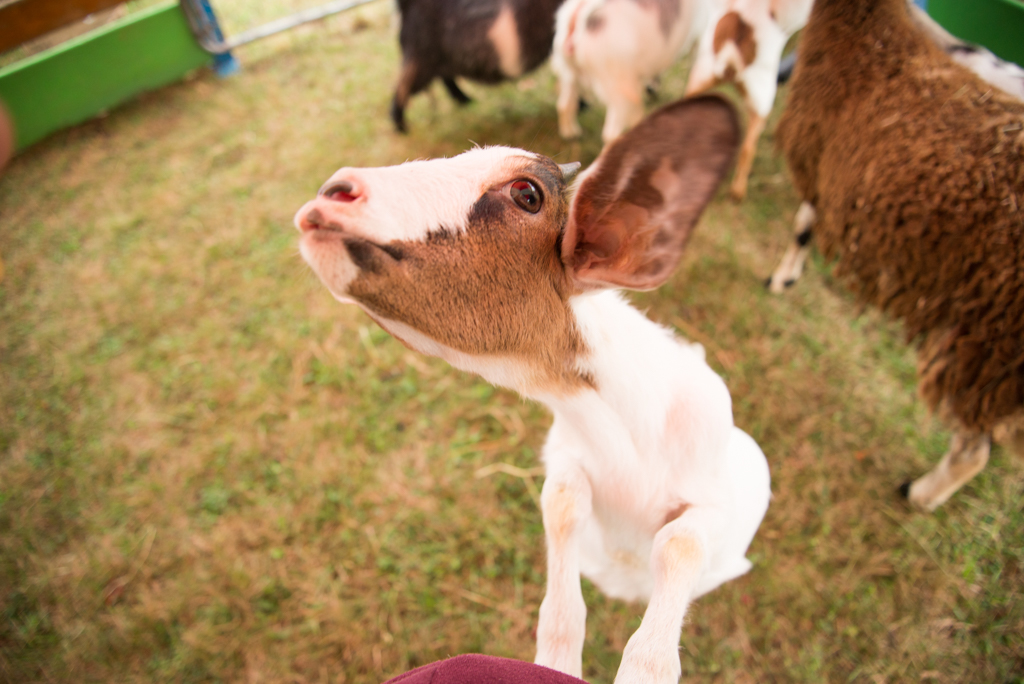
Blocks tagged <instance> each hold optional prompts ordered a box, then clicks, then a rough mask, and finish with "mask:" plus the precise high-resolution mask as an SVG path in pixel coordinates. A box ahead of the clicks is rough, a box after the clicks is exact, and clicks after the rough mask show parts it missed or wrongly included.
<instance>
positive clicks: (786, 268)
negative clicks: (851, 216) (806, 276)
mask: <svg viewBox="0 0 1024 684" xmlns="http://www.w3.org/2000/svg"><path fill="white" fill-rule="evenodd" d="M817 218H818V212H817V211H815V209H814V205H812V204H811V203H810V202H801V203H800V208H799V209H797V211H796V226H795V228H794V231H793V242H792V243H791V244H790V245H789V249H787V250H786V254H785V255H784V256H783V257H782V261H780V262H779V265H778V266H776V267H775V272H774V273H772V275H771V277H770V278H768V282H767V283H765V285H767V286H768V289H769V290H770V291H771V292H774V293H775V294H779V293H781V292H782V291H783V290H785V289H786V288H787V287H789V286H791V285H792V284H793V283H795V282H796V281H797V280H798V279H799V278H800V275H801V274H802V273H803V272H804V262H805V261H807V255H808V253H809V252H810V251H811V247H810V245H811V228H812V227H813V226H814V222H815V221H816V220H817Z"/></svg>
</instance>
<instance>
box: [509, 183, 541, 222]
mask: <svg viewBox="0 0 1024 684" xmlns="http://www.w3.org/2000/svg"><path fill="white" fill-rule="evenodd" d="M508 191H509V194H510V195H512V200H513V201H514V202H515V203H516V204H518V205H519V206H520V207H522V208H523V209H525V210H526V211H528V212H530V213H531V214H536V213H537V212H538V211H540V205H541V203H542V202H543V197H542V196H541V194H540V190H538V189H537V187H536V186H535V185H534V184H533V183H531V182H530V181H528V180H517V181H512V183H511V184H510V185H509V188H508Z"/></svg>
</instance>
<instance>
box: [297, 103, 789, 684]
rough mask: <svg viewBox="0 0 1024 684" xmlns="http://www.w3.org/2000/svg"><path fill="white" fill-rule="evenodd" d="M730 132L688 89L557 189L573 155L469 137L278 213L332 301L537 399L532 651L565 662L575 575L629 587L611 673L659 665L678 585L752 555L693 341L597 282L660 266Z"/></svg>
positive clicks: (582, 613)
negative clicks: (438, 154) (538, 491)
mask: <svg viewBox="0 0 1024 684" xmlns="http://www.w3.org/2000/svg"><path fill="white" fill-rule="evenodd" d="M738 137H739V133H738V127H737V123H736V119H735V113H734V112H733V110H732V108H731V106H729V105H728V104H727V103H726V102H724V101H723V100H721V99H719V98H714V97H701V98H697V99H694V100H689V101H682V102H680V103H675V104H673V105H670V106H668V107H666V108H664V109H662V110H660V111H659V112H656V113H655V114H654V115H652V116H651V117H650V118H649V119H648V120H646V121H644V122H643V123H642V124H640V125H639V126H638V127H636V128H635V129H633V131H631V132H630V133H628V134H627V135H626V136H624V137H623V138H621V139H620V140H619V142H618V143H616V144H614V145H611V146H610V147H608V148H607V149H606V150H605V151H604V152H603V153H602V155H601V156H600V157H599V158H598V160H597V161H596V162H595V163H594V164H593V165H592V166H591V168H590V169H589V170H588V171H587V172H586V173H584V174H582V176H581V177H580V179H579V182H578V184H577V186H576V187H577V188H578V189H577V190H576V192H575V195H574V196H573V197H572V199H571V202H570V199H569V196H570V190H569V188H568V185H567V179H566V176H567V175H569V174H570V173H573V172H574V171H575V168H573V169H572V170H571V171H567V170H566V169H565V168H564V167H559V166H558V165H557V164H555V163H554V162H553V161H551V160H550V159H548V158H546V157H543V156H540V155H536V154H532V153H530V152H526V151H523V150H518V149H510V148H506V147H488V148H482V149H473V150H471V151H469V152H466V153H464V154H461V155H459V156H457V157H454V158H451V159H439V160H431V161H416V162H409V163H406V164H402V165H400V166H393V167H387V168H375V169H356V168H343V169H341V170H339V171H338V172H337V173H335V174H334V175H333V176H332V177H331V178H330V179H329V180H328V181H327V182H326V183H325V184H324V186H323V188H321V190H320V193H319V195H318V196H317V198H316V199H314V200H312V201H310V202H309V203H307V204H306V205H305V206H303V207H302V209H300V210H299V212H298V213H297V214H296V218H295V221H296V225H297V227H298V228H299V230H300V231H301V232H302V237H301V239H300V243H299V244H300V251H301V253H302V256H303V258H304V259H305V260H306V261H307V262H308V263H309V265H310V266H311V267H312V268H313V270H314V271H315V272H316V273H317V275H318V276H319V277H320V279H321V280H322V281H323V283H324V284H325V285H326V286H327V288H328V289H329V290H330V291H331V293H332V294H333V295H334V296H335V297H336V298H337V299H339V300H341V301H343V302H351V303H355V304H357V305H358V306H360V307H361V308H362V309H363V310H364V311H365V312H366V313H367V314H368V315H369V316H370V317H371V318H373V319H374V320H375V321H377V322H378V323H379V324H380V325H381V326H382V327H383V328H384V329H385V330H387V331H388V332H390V333H391V334H392V335H394V336H395V337H397V338H398V339H399V340H401V341H402V342H403V343H405V344H406V345H407V346H409V347H411V348H413V349H416V350H418V351H421V352H423V353H425V354H429V355H432V356H438V357H440V358H442V359H445V360H446V361H448V362H449V363H450V364H452V365H453V366H455V367H457V368H461V369H463V370H466V371H470V372H474V373H477V374H479V375H481V376H483V377H484V378H486V379H487V380H489V381H490V382H492V383H494V384H497V385H502V386H504V387H509V388H512V389H515V390H517V391H519V392H520V393H521V394H523V395H524V396H526V397H530V398H532V399H535V400H537V401H540V402H543V403H544V404H546V405H547V406H548V407H549V408H550V409H551V411H552V412H553V413H554V423H553V425H552V427H551V430H550V432H549V433H548V437H547V441H546V443H545V445H544V449H543V460H544V465H545V470H546V479H545V482H544V487H543V492H542V496H541V508H542V515H543V520H544V529H545V536H546V539H547V552H548V553H547V570H548V575H547V593H546V596H545V598H544V601H543V602H542V604H541V606H540V613H539V624H538V628H537V656H536V662H537V663H539V664H542V665H546V666H548V667H552V668H555V669H557V670H561V671H562V672H566V673H568V674H572V675H575V676H577V677H578V676H580V675H581V673H582V648H583V640H584V632H585V623H586V606H585V605H584V602H583V595H582V592H581V589H580V575H581V574H583V575H585V576H587V577H588V578H590V579H591V580H592V581H593V582H594V583H595V584H596V585H597V586H598V587H600V588H601V589H602V590H603V591H604V592H605V593H607V594H608V595H610V596H613V597H618V598H622V599H626V600H649V603H648V607H647V610H646V613H645V615H644V618H643V622H642V624H641V626H640V627H639V629H638V630H637V631H636V633H635V634H633V636H632V638H631V639H630V640H629V642H628V644H627V646H626V649H625V652H624V654H623V658H622V663H621V665H620V668H619V672H618V676H617V678H616V682H619V683H620V684H624V683H626V682H635V683H645V684H653V683H655V682H659V683H665V684H668V683H670V682H676V681H677V680H678V677H679V674H680V663H679V653H678V647H679V638H680V633H681V626H682V622H683V617H684V615H685V614H686V610H687V606H688V604H689V602H690V601H691V600H693V599H694V598H695V597H697V596H700V595H701V594H703V593H705V592H707V591H710V590H711V589H713V588H715V587H716V586H718V585H719V584H721V583H723V582H725V581H727V580H729V579H732V578H734V577H737V576H739V575H742V574H743V573H745V572H747V570H749V569H750V567H751V564H750V562H749V561H748V560H747V559H746V558H745V554H746V551H747V547H748V545H749V544H750V542H751V540H752V539H753V536H754V533H755V531H756V530H757V528H758V526H759V525H760V522H761V519H762V518H763V516H764V514H765V511H766V509H767V506H768V499H769V496H770V484H769V475H768V466H767V462H766V460H765V457H764V454H762V453H761V450H760V449H759V448H758V446H757V444H756V443H755V442H754V441H753V440H752V439H751V438H750V437H749V436H747V435H746V434H745V433H744V432H742V431H741V430H739V429H738V428H737V427H735V426H734V425H733V420H732V409H731V399H730V397H729V392H728V390H727V388H726V386H725V384H724V383H723V382H722V380H721V378H719V377H718V375H716V374H715V373H714V371H712V370H711V368H710V367H709V366H708V365H707V364H706V363H705V361H704V356H703V350H702V349H701V348H700V347H699V345H690V344H685V343H681V342H680V341H678V340H676V339H675V338H674V337H673V335H672V334H671V333H670V332H669V331H668V330H666V329H664V328H662V327H660V326H658V325H656V324H655V323H653V322H651V321H650V320H648V319H647V318H645V317H644V316H643V315H642V314H641V313H640V312H638V311H637V310H636V309H634V308H633V307H631V306H630V305H629V304H628V303H627V302H626V301H625V300H624V299H623V298H622V296H621V295H620V294H619V293H617V292H616V291H615V288H618V287H628V288H635V289H649V288H654V287H657V286H658V285H660V284H661V283H663V282H664V281H665V280H666V279H667V278H668V277H669V275H670V274H671V272H672V270H673V269H674V268H675V266H676V264H677V263H678V260H679V258H680V256H681V254H682V251H683V248H684V246H685V243H686V241H687V238H688V236H689V234H690V232H691V230H692V229H693V227H694V225H695V223H696V221H697V219H698V217H699V215H700V213H701V211H702V210H703V207H704V205H705V204H706V203H707V202H708V201H709V200H710V198H711V196H712V194H713V193H714V191H715V188H716V187H717V186H718V184H719V182H720V181H721V178H722V177H723V176H724V174H725V173H726V171H727V170H728V167H729V165H730V163H731V160H732V157H733V155H734V152H735V147H736V145H737V143H738ZM573 166H574V167H575V166H577V165H573ZM523 188H526V190H525V192H526V196H528V197H532V199H533V203H532V204H530V202H529V201H528V199H524V195H523V194H522V191H523ZM530 188H532V190H530ZM517 196H518V197H519V200H518V201H517V199H516V197H517Z"/></svg>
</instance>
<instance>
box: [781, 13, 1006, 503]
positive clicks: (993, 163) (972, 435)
mask: <svg viewBox="0 0 1024 684" xmlns="http://www.w3.org/2000/svg"><path fill="white" fill-rule="evenodd" d="M777 135H778V140H779V145H780V147H781V149H782V151H783V152H784V154H785V156H786V159H787V161H788V163H789V168H790V171H791V172H792V176H793V180H794V182H795V184H796V187H797V189H798V191H799V192H800V193H801V195H802V196H803V199H804V204H803V205H802V206H801V209H800V212H798V242H801V243H803V244H806V242H807V241H808V240H809V239H810V237H811V232H810V230H811V226H812V225H813V226H814V235H815V236H816V238H817V239H818V244H819V245H820V247H821V248H822V250H823V251H824V253H825V254H826V255H827V256H829V257H836V258H837V261H838V268H837V272H838V274H839V276H840V277H841V278H843V279H844V280H845V282H847V283H848V284H849V285H850V286H851V289H852V290H853V291H854V293H855V294H856V295H857V297H858V298H859V299H860V300H861V301H863V302H865V303H870V304H874V305H877V306H879V307H880V308H882V309H883V310H885V311H886V312H888V313H890V314H892V315H894V316H896V317H898V318H900V319H901V320H902V321H903V322H904V324H905V326H906V333H907V336H908V339H911V340H915V341H917V343H918V349H919V368H918V372H919V385H918V389H919V391H920V394H921V396H922V397H923V398H924V399H925V401H926V402H927V403H928V405H929V407H930V408H932V409H933V410H938V411H939V413H940V415H943V416H944V417H947V418H949V419H950V420H951V423H952V425H953V427H954V435H953V440H952V445H951V447H950V450H949V452H948V453H947V454H946V455H945V456H944V457H943V459H942V461H941V462H940V463H939V464H938V465H937V466H936V467H935V468H934V469H933V470H931V471H930V472H929V473H927V474H926V475H924V476H923V477H920V478H918V479H917V480H914V481H913V482H912V483H907V484H905V485H904V486H903V487H901V491H902V492H903V494H904V495H906V496H908V498H909V499H910V501H911V502H912V503H913V504H914V505H916V506H918V507H920V508H923V509H926V510H934V509H935V508H936V507H937V506H939V505H941V504H942V503H943V502H944V501H946V500H947V499H948V498H949V497H950V496H951V495H952V494H953V493H954V492H955V491H956V490H957V489H959V488H960V487H961V486H962V485H963V484H965V483H966V482H967V481H968V480H970V479H971V478H972V477H973V476H974V475H976V474H977V473H978V472H979V471H981V469H982V468H984V466H985V463H986V462H987V460H988V456H989V449H990V445H991V438H992V435H993V432H995V434H996V437H997V438H1001V437H1004V436H1005V437H1006V438H1007V446H1008V447H1009V448H1010V449H1011V450H1012V451H1016V452H1018V453H1020V454H1024V448H1022V447H1024V420H1022V417H1024V102H1021V101H1019V100H1017V99H1015V98H1013V97H1011V96H1009V95H1007V94H1005V93H1004V92H1002V91H1001V90H999V89H996V88H993V87H991V86H990V85H989V84H987V83H985V82H984V81H982V80H981V79H979V78H978V77H977V76H976V75H975V74H973V73H972V72H970V71H968V70H967V69H965V68H963V67H961V66H959V65H957V64H955V63H954V62H953V61H952V60H951V59H950V58H949V56H947V55H946V54H945V53H944V52H943V51H942V50H941V49H940V48H939V47H937V46H936V45H935V44H934V43H933V42H932V41H930V40H928V39H927V38H926V37H925V36H924V35H923V34H922V33H921V32H920V30H918V29H917V28H915V26H914V25H913V24H912V22H911V20H910V18H909V15H908V11H907V6H906V0H817V1H816V2H815V4H814V9H813V10H812V13H811V17H810V20H809V21H808V24H807V27H806V28H805V30H804V33H803V36H802V38H801V43H800V54H799V57H798V60H797V66H796V70H795V73H794V76H793V83H792V86H791V89H790V93H789V102H788V104H787V107H786V110H785V112H784V114H783V117H782V120H781V121H780V123H779V126H778V133H777ZM784 268H785V264H783V266H780V270H784ZM776 273H778V271H777V272H776Z"/></svg>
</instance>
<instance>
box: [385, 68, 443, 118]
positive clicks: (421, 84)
mask: <svg viewBox="0 0 1024 684" xmlns="http://www.w3.org/2000/svg"><path fill="white" fill-rule="evenodd" d="M432 80H434V76H433V74H425V73H424V72H423V70H422V69H420V68H419V66H418V65H417V64H416V62H414V61H412V60H410V59H404V60H403V61H402V71H401V72H400V73H399V75H398V85H397V86H395V96H394V98H392V100H391V120H392V121H393V122H394V124H395V130H397V131H398V132H399V133H405V132H406V127H405V107H406V105H408V104H409V98H410V97H412V96H413V95H415V94H416V93H418V92H420V91H421V90H423V89H424V88H426V87H427V86H428V85H430V82H431V81H432Z"/></svg>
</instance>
